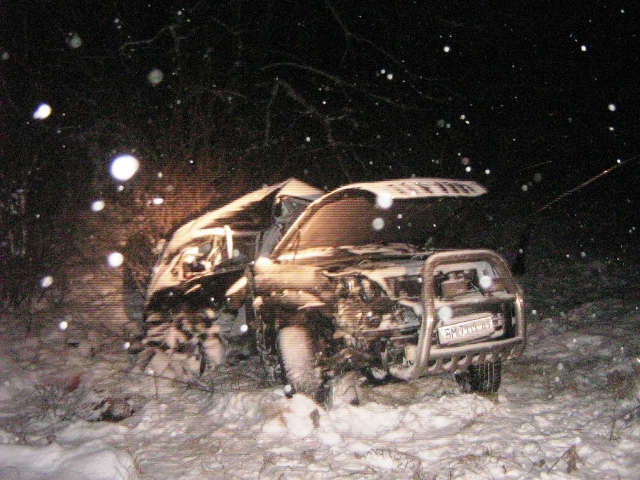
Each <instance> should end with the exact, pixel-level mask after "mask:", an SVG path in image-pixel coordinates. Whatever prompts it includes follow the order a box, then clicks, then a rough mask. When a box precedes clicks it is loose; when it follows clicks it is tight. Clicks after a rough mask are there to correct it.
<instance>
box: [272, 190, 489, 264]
mask: <svg viewBox="0 0 640 480" xmlns="http://www.w3.org/2000/svg"><path fill="white" fill-rule="evenodd" d="M486 192H487V190H486V189H485V188H484V187H483V186H481V185H480V184H478V183H476V182H473V181H468V180H448V179H434V178H411V179H402V180H389V181H383V182H368V183H356V184H351V185H347V186H345V187H342V188H339V189H337V190H334V191H333V192H331V193H328V194H327V195H325V196H324V197H322V198H320V199H318V200H316V201H315V202H313V203H312V204H311V205H310V206H309V207H307V209H306V210H305V211H304V212H303V213H302V214H301V215H300V216H299V217H298V219H297V220H296V222H295V223H294V224H293V225H292V227H291V228H290V229H289V231H288V232H287V233H286V235H285V236H284V237H283V239H282V240H281V242H280V243H279V244H278V246H277V247H276V248H275V249H274V251H273V255H272V258H273V259H275V260H278V259H280V260H292V259H294V258H296V257H297V256H298V255H301V256H304V253H303V252H304V251H322V250H323V249H328V250H332V249H335V248H336V247H345V246H350V247H358V246H364V245H372V244H373V245H375V244H377V245H384V244H391V243H405V244H410V245H416V246H422V245H425V244H426V243H427V242H428V241H429V239H430V238H431V237H433V236H434V235H435V233H436V232H437V231H438V230H440V229H441V228H442V227H443V226H446V225H447V223H448V222H449V221H450V220H451V219H452V218H454V217H455V216H456V214H457V213H458V212H459V211H460V209H461V208H463V207H464V206H465V205H467V204H468V201H469V199H470V198H473V197H478V196H480V195H483V194H485V193H486Z"/></svg>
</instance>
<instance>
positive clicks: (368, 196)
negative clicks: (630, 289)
mask: <svg viewBox="0 0 640 480" xmlns="http://www.w3.org/2000/svg"><path fill="white" fill-rule="evenodd" d="M485 193H486V190H485V188H484V187H482V186H481V185H479V184H477V183H475V182H472V181H459V180H445V179H431V178H422V179H419V178H412V179H403V180H389V181H381V182H369V183H356V184H351V185H347V186H345V187H341V188H339V189H337V190H334V191H333V192H331V193H328V194H326V195H324V196H322V197H320V198H317V199H316V200H315V201H313V202H312V203H309V204H308V205H305V207H304V210H303V211H302V213H299V212H298V213H299V215H298V214H297V215H296V220H295V221H293V222H292V223H291V224H288V225H287V227H286V228H281V229H280V233H281V234H282V238H280V239H279V240H278V241H277V242H273V241H270V242H269V243H270V245H264V243H265V242H266V239H267V238H269V237H270V236H269V235H268V232H267V231H263V232H261V233H259V234H257V235H256V236H255V238H254V243H255V248H256V250H255V252H256V253H255V255H254V256H253V258H252V259H251V261H246V262H243V263H242V266H243V267H244V271H243V273H242V274H240V272H239V268H238V269H237V270H234V271H235V272H236V273H235V274H234V278H235V280H234V281H233V282H231V281H228V280H229V279H227V281H225V282H224V285H226V286H229V288H228V289H227V290H226V292H225V294H224V301H221V299H220V293H218V302H217V303H216V304H215V308H213V307H214V306H213V305H212V306H211V307H208V308H204V309H202V308H201V306H202V305H200V307H197V308H194V306H187V307H186V308H185V310H184V311H185V314H184V315H182V316H180V317H175V318H174V320H173V324H172V325H173V326H172V328H173V330H170V332H171V333H169V334H167V333H165V332H166V331H167V330H162V328H164V327H163V326H162V322H158V321H156V320H154V319H158V318H159V317H158V315H157V314H152V315H150V316H149V317H148V319H147V321H148V322H150V326H153V327H154V328H155V329H156V330H155V331H156V332H162V333H160V334H159V335H156V339H155V340H154V339H152V338H150V337H148V338H147V341H148V342H151V343H153V342H159V344H162V345H164V347H168V346H170V347H171V349H170V355H169V356H170V357H171V359H175V358H179V359H184V361H188V362H191V367H190V368H191V370H192V371H193V370H194V369H196V368H197V367H198V366H199V368H200V371H201V370H202V369H203V368H204V367H205V363H206V364H207V365H210V366H215V365H216V364H220V363H222V362H223V361H224V358H225V356H227V355H229V354H230V353H231V352H233V351H238V349H239V348H240V349H244V350H243V351H244V353H257V354H259V355H260V356H261V359H262V362H263V365H264V369H265V372H266V376H267V379H268V380H270V381H272V382H278V381H281V380H284V382H285V384H286V385H288V386H289V387H291V389H292V391H297V392H303V393H307V394H309V395H311V396H314V397H315V398H321V397H323V396H324V395H325V394H326V393H327V391H328V389H330V388H331V385H332V384H333V383H334V381H335V380H336V379H338V378H340V377H341V376H342V374H344V373H346V372H349V371H358V372H362V373H363V374H365V375H366V376H367V377H368V378H370V379H371V380H373V381H383V380H385V379H401V380H410V379H413V378H416V377H419V376H424V375H431V374H438V373H446V372H448V373H452V374H455V377H456V379H457V380H458V382H459V383H460V385H461V386H462V388H463V389H464V390H465V391H477V392H495V391H497V390H498V388H499V385H500V378H501V367H502V360H504V359H508V358H512V357H516V356H518V355H519V354H520V353H521V352H522V350H523V348H524V345H525V331H526V328H525V317H524V306H523V297H522V292H521V290H520V288H519V286H518V285H517V284H516V282H515V280H514V278H513V276H512V274H511V272H510V271H509V268H508V266H507V265H506V263H505V261H504V260H503V259H502V258H501V257H500V256H499V255H498V254H497V253H495V252H493V251H491V250H484V249H482V250H477V249H466V250H459V249H451V248H444V247H443V246H441V245H445V244H455V243H456V240H457V239H456V238H449V239H448V240H449V241H448V242H442V237H443V236H445V237H446V236H447V235H448V232H449V231H451V229H450V228H449V226H450V224H451V223H450V222H451V221H452V219H453V220H459V219H460V218H459V217H460V212H461V211H462V210H464V209H465V208H466V207H467V206H468V204H469V203H471V202H472V201H473V200H474V198H475V197H479V196H482V195H483V194H485ZM310 200H311V198H310V197H309V196H308V197H307V198H306V199H305V202H309V201H310ZM216 228H220V227H216ZM222 230H224V231H228V232H229V233H228V235H229V236H230V238H235V237H234V233H233V229H231V227H229V228H228V229H227V230H225V227H224V226H223V227H222ZM178 232H180V230H178ZM195 243H197V242H195V241H194V242H191V244H193V245H195ZM272 245H275V246H272ZM212 279H214V280H215V279H216V277H215V276H214V277H212ZM217 279H218V280H220V277H217ZM152 285H153V283H152ZM188 285H189V284H187V285H184V286H181V287H180V288H181V289H182V290H181V291H184V292H189V291H191V289H192V288H195V289H196V290H199V289H200V288H201V287H189V286H188ZM217 285H218V287H217V288H218V290H221V288H220V286H221V285H222V284H221V283H220V282H218V283H217ZM161 291H162V292H164V293H163V294H162V295H160V297H163V296H164V297H166V295H171V292H170V291H167V290H161ZM156 296H157V294H156ZM205 297H206V296H205ZM153 298H154V295H151V297H150V298H149V302H150V303H149V304H148V306H149V307H152V306H153V302H154V300H153ZM212 300H213V297H212ZM200 303H201V304H202V303H203V302H200ZM205 303H206V302H205ZM194 305H196V304H194ZM198 308H200V310H198ZM150 310H158V309H157V308H155V309H154V308H150ZM160 310H161V309H160ZM178 337H179V338H178ZM159 358H162V357H159ZM156 360H157V358H156ZM170 364H171V362H170ZM173 364H175V362H173ZM157 365H158V366H159V365H164V364H157ZM184 365H187V364H186V363H183V366H184ZM172 368H174V370H173V371H177V370H176V369H175V367H172ZM185 370H188V369H185Z"/></svg>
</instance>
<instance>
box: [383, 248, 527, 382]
mask: <svg viewBox="0 0 640 480" xmlns="http://www.w3.org/2000/svg"><path fill="white" fill-rule="evenodd" d="M477 261H484V262H488V263H490V264H491V265H492V266H493V268H494V269H495V271H496V272H497V275H498V276H500V277H501V278H502V279H503V281H504V291H503V292H501V294H500V295H498V296H480V298H478V297H477V296H476V297H473V298H465V297H464V296H463V297H461V298H460V299H457V300H453V301H452V302H450V303H451V304H452V305H455V307H456V308H466V309H475V310H477V311H479V310H482V309H483V308H491V307H492V306H493V307H495V306H496V305H498V304H501V305H499V306H500V307H503V308H508V309H509V311H510V312H512V314H511V315H512V318H510V319H509V321H510V322H511V323H510V325H509V331H508V332H506V333H505V335H503V336H502V337H501V338H495V339H494V338H486V339H482V340H478V341H473V342H469V343H462V344H458V345H451V346H444V345H439V344H438V343H437V341H435V340H434V339H435V338H436V336H435V335H434V330H435V329H436V324H437V322H438V319H437V316H436V301H437V300H436V299H437V292H436V281H435V275H434V273H435V271H436V270H437V269H438V268H439V267H441V266H442V265H445V264H456V263H469V262H477ZM422 279H423V286H422V306H423V321H422V325H421V328H420V332H419V338H418V344H417V347H416V352H415V356H414V355H412V357H413V362H411V363H409V364H405V365H398V366H394V367H391V373H392V374H393V375H394V376H397V377H399V378H405V379H411V378H416V377H420V376H423V375H432V374H436V373H441V372H456V371H461V370H463V369H465V368H467V367H469V366H470V365H478V364H481V363H484V362H490V361H494V360H497V359H498V358H502V359H508V358H515V357H518V356H519V355H520V354H521V353H522V351H523V350H524V347H525V343H526V320H525V316H524V299H523V295H522V291H521V289H520V287H519V286H518V285H517V284H516V282H515V279H514V278H513V276H512V275H511V272H510V270H509V267H508V266H507V264H506V262H505V261H504V259H503V258H502V257H500V256H499V255H498V254H497V253H495V252H493V251H491V250H459V251H451V252H438V253H435V254H433V255H431V256H430V257H429V259H428V260H427V261H426V262H425V264H424V267H423V268H422Z"/></svg>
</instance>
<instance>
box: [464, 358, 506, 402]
mask: <svg viewBox="0 0 640 480" xmlns="http://www.w3.org/2000/svg"><path fill="white" fill-rule="evenodd" d="M501 379H502V360H501V359H500V358H498V359H497V360H495V361H493V362H484V363H481V364H479V365H471V366H470V367H468V368H467V370H466V371H465V372H462V373H459V374H456V380H457V382H458V384H459V385H460V388H462V391H463V392H465V393H496V392H497V391H498V389H499V388H500V381H501Z"/></svg>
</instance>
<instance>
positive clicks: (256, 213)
mask: <svg viewBox="0 0 640 480" xmlns="http://www.w3.org/2000/svg"><path fill="white" fill-rule="evenodd" d="M322 195H324V192H323V191H322V190H319V189H317V188H315V187H312V186H311V185H308V184H306V183H304V182H302V181H300V180H297V179H295V178H290V179H288V180H285V181H284V182H281V183H278V184H275V185H270V186H267V187H264V188H261V189H259V190H256V191H253V192H250V193H248V194H246V195H244V196H242V197H240V198H238V199H237V200H234V201H233V202H231V203H229V204H227V205H225V206H224V207H221V208H218V209H217V210H213V211H210V212H207V213H205V214H204V215H201V216H200V217H198V218H196V219H194V220H191V221H190V222H187V223H185V224H184V225H182V226H181V227H180V228H178V229H177V230H176V231H175V232H174V234H173V235H172V237H171V239H170V240H169V242H168V243H167V246H166V248H165V251H166V252H169V254H171V253H172V252H176V251H178V250H180V249H181V248H182V247H183V246H184V245H187V244H189V243H190V242H191V241H192V240H193V239H195V238H198V237H201V236H202V235H206V234H207V230H210V229H212V228H215V227H222V226H224V225H228V226H229V227H230V228H231V229H232V230H263V229H265V228H268V227H269V226H271V224H272V222H273V219H272V218H271V213H272V207H273V204H274V202H276V200H277V199H278V198H281V197H296V198H302V199H305V200H308V201H312V200H315V199H317V198H319V197H321V196H322Z"/></svg>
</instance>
